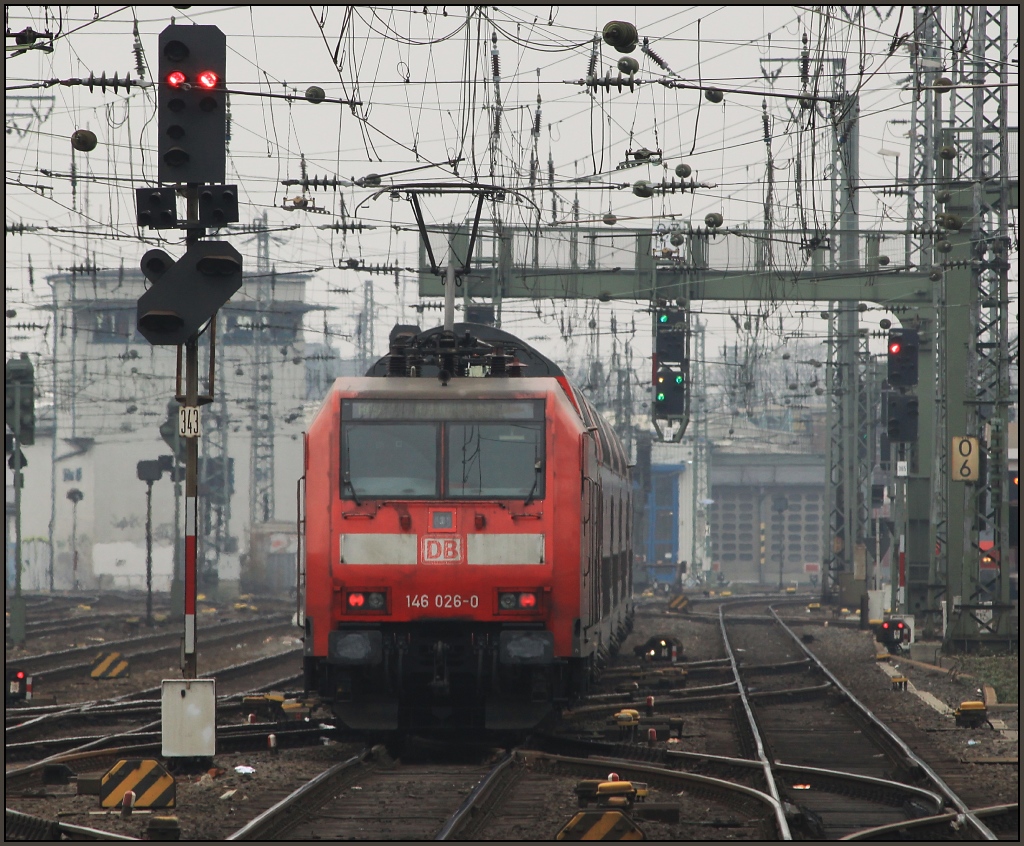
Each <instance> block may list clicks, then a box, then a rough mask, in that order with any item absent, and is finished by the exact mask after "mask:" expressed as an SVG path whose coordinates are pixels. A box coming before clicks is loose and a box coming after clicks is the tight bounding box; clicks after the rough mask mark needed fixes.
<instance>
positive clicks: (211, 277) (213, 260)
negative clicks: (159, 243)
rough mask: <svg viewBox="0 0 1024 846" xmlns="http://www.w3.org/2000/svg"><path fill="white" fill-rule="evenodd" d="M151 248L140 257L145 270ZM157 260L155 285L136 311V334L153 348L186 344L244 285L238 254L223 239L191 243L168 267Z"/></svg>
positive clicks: (152, 277) (240, 259) (240, 258)
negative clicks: (137, 332) (157, 271)
mask: <svg viewBox="0 0 1024 846" xmlns="http://www.w3.org/2000/svg"><path fill="white" fill-rule="evenodd" d="M154 252H159V251H155V250H151V251H150V252H149V253H146V255H145V256H143V260H142V270H143V273H147V258H149V257H150V255H151V253H154ZM164 256H166V254H164ZM157 258H159V257H157ZM150 263H151V264H152V263H153V262H150ZM157 263H158V264H161V268H160V272H159V273H157V274H154V275H152V276H150V279H153V285H152V287H150V289H149V290H148V291H146V293H144V294H143V295H142V296H141V297H139V302H138V307H137V311H136V322H137V325H138V328H139V333H140V334H141V335H142V337H144V338H145V339H146V340H147V341H149V342H150V343H151V344H153V345H156V346H159V345H177V344H183V343H185V341H187V340H188V339H189V338H190V337H191V336H192V335H194V334H196V333H197V332H198V331H199V329H200V328H201V327H202V326H203V324H205V323H206V322H207V321H208V320H210V319H211V318H212V317H213V316H214V315H215V314H216V313H217V310H218V309H219V308H220V307H221V306H222V305H224V303H226V302H227V301H228V300H229V299H230V298H231V296H232V295H233V294H234V293H235V292H236V291H237V290H238V289H239V288H241V287H242V256H241V254H240V253H239V252H238V250H236V249H235V248H234V247H232V246H231V245H230V244H228V243H226V242H224V241H199V242H197V243H195V244H189V247H188V250H187V251H186V252H185V255H184V256H182V257H181V258H180V259H178V261H176V262H174V264H173V265H171V266H170V267H166V266H165V265H166V262H165V261H164V262H157ZM147 275H150V274H149V273H147ZM154 276H155V279H154Z"/></svg>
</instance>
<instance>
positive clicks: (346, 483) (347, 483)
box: [341, 473, 362, 506]
mask: <svg viewBox="0 0 1024 846" xmlns="http://www.w3.org/2000/svg"><path fill="white" fill-rule="evenodd" d="M345 488H348V489H349V490H350V491H352V501H353V502H355V504H356V505H357V506H361V505H362V503H361V502H360V501H359V494H357V493H356V486H355V485H353V484H352V479H350V478H349V475H348V473H346V474H345V475H344V476H342V478H341V489H342V490H345Z"/></svg>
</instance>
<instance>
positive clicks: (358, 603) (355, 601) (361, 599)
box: [348, 593, 366, 608]
mask: <svg viewBox="0 0 1024 846" xmlns="http://www.w3.org/2000/svg"><path fill="white" fill-rule="evenodd" d="M365 602H366V597H365V596H363V594H361V593H350V594H349V595H348V607H349V608H362V607H363V604H364V603H365Z"/></svg>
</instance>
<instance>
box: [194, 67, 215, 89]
mask: <svg viewBox="0 0 1024 846" xmlns="http://www.w3.org/2000/svg"><path fill="white" fill-rule="evenodd" d="M196 81H197V82H198V83H199V87H200V88H216V87H217V83H218V82H220V77H219V76H217V74H215V73H214V72H213V71H211V70H205V71H202V72H200V74H199V76H198V77H197V79H196Z"/></svg>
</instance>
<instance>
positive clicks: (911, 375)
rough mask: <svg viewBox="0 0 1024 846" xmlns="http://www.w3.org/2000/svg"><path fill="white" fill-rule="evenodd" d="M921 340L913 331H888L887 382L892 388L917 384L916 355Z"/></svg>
mask: <svg viewBox="0 0 1024 846" xmlns="http://www.w3.org/2000/svg"><path fill="white" fill-rule="evenodd" d="M920 347H921V339H920V336H919V335H918V333H917V332H916V331H915V330H913V329H890V330H889V342H888V347H887V350H886V352H887V357H888V380H889V384H890V385H891V386H892V387H894V388H909V387H912V386H913V385H916V384H917V354H918V351H919V350H920Z"/></svg>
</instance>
